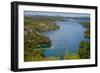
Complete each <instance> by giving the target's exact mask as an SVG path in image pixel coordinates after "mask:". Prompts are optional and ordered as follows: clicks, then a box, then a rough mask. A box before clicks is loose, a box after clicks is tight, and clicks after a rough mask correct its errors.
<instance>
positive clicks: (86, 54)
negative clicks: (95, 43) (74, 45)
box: [78, 41, 90, 59]
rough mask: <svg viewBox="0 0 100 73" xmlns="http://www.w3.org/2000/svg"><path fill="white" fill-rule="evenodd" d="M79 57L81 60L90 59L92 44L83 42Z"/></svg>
mask: <svg viewBox="0 0 100 73" xmlns="http://www.w3.org/2000/svg"><path fill="white" fill-rule="evenodd" d="M78 55H79V56H80V58H81V59H89V58H90V43H89V42H88V41H81V42H80V47H79V49H78Z"/></svg>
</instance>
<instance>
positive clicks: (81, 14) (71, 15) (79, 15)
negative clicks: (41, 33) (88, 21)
mask: <svg viewBox="0 0 100 73" xmlns="http://www.w3.org/2000/svg"><path fill="white" fill-rule="evenodd" d="M24 15H29V16H30V15H32V16H33V15H44V16H63V17H89V16H90V14H87V13H86V14H85V13H62V12H42V11H41V12H40V11H38V12H37V11H24Z"/></svg>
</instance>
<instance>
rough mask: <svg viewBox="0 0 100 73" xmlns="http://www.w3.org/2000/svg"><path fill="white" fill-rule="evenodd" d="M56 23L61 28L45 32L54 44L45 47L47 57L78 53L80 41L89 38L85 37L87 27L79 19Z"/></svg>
mask: <svg viewBox="0 0 100 73" xmlns="http://www.w3.org/2000/svg"><path fill="white" fill-rule="evenodd" d="M56 24H57V25H58V26H60V29H58V30H56V31H48V32H44V33H43V34H44V35H46V36H48V37H50V39H51V41H52V46H51V47H50V48H46V49H45V52H44V55H45V57H50V56H64V55H65V54H66V55H67V54H76V51H77V49H78V48H79V44H80V41H82V40H88V39H87V38H85V37H84V31H85V30H86V29H85V28H84V27H82V26H81V25H80V24H79V20H78V21H77V20H69V21H61V22H56Z"/></svg>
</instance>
